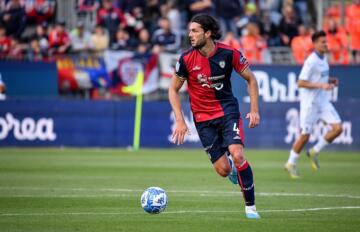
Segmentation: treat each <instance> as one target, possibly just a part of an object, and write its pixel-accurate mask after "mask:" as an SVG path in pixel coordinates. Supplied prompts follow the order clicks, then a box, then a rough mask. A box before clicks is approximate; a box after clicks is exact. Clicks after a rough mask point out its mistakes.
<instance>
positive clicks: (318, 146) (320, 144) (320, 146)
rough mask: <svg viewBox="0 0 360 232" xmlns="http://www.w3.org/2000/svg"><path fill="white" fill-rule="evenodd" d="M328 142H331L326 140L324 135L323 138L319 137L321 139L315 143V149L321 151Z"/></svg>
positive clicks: (317, 151)
mask: <svg viewBox="0 0 360 232" xmlns="http://www.w3.org/2000/svg"><path fill="white" fill-rule="evenodd" d="M328 144H329V142H328V141H326V140H325V139H324V138H323V137H321V138H319V141H318V142H317V143H316V144H315V146H314V147H313V149H314V151H315V152H316V153H319V152H320V151H321V150H322V149H323V148H324V147H325V146H326V145H328Z"/></svg>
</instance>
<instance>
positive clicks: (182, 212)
mask: <svg viewBox="0 0 360 232" xmlns="http://www.w3.org/2000/svg"><path fill="white" fill-rule="evenodd" d="M345 209H360V206H339V207H324V208H307V209H269V210H259V212H260V213H278V212H308V211H323V210H345ZM208 213H229V214H238V213H240V211H223V210H221V211H219V210H218V211H216V210H213V211H209V210H180V211H165V212H163V213H162V214H208ZM144 214H145V212H142V211H140V210H139V212H62V213H0V216H5V217H14V216H61V215H65V216H66V215H71V216H75V215H144Z"/></svg>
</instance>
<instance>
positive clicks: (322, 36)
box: [311, 31, 328, 54]
mask: <svg viewBox="0 0 360 232" xmlns="http://www.w3.org/2000/svg"><path fill="white" fill-rule="evenodd" d="M311 40H312V42H313V44H314V48H315V50H316V51H317V52H319V53H322V54H324V53H326V52H327V51H328V47H327V41H326V33H325V32H324V31H316V32H315V33H314V34H313V35H312V36H311Z"/></svg>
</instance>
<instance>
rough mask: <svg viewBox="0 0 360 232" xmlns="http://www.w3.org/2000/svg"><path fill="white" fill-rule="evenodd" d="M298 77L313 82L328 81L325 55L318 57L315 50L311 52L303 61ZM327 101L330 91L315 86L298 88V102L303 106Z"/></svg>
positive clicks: (327, 66) (327, 65)
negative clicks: (312, 87) (313, 87)
mask: <svg viewBox="0 0 360 232" xmlns="http://www.w3.org/2000/svg"><path fill="white" fill-rule="evenodd" d="M299 79H300V80H305V81H309V82H313V83H328V82H329V64H328V62H327V60H326V57H320V55H319V54H317V53H316V52H312V53H311V54H310V55H309V56H308V58H307V59H306V60H305V62H304V65H303V67H302V69H301V72H300V75H299ZM328 101H330V91H326V90H323V89H317V88H315V89H308V88H300V104H302V106H304V107H310V106H311V105H312V104H323V103H326V102H328Z"/></svg>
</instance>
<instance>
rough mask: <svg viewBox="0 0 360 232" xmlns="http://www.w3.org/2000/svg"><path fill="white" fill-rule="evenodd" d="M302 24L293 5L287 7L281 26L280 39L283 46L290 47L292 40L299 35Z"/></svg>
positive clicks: (285, 7)
mask: <svg viewBox="0 0 360 232" xmlns="http://www.w3.org/2000/svg"><path fill="white" fill-rule="evenodd" d="M300 24H301V21H300V19H299V18H297V16H296V14H295V11H294V8H293V7H292V6H291V5H285V6H284V8H283V17H282V19H281V21H280V25H279V30H280V38H281V42H282V44H283V45H285V46H290V44H291V40H292V39H293V38H294V37H295V36H297V35H298V26H299V25H300Z"/></svg>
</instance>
